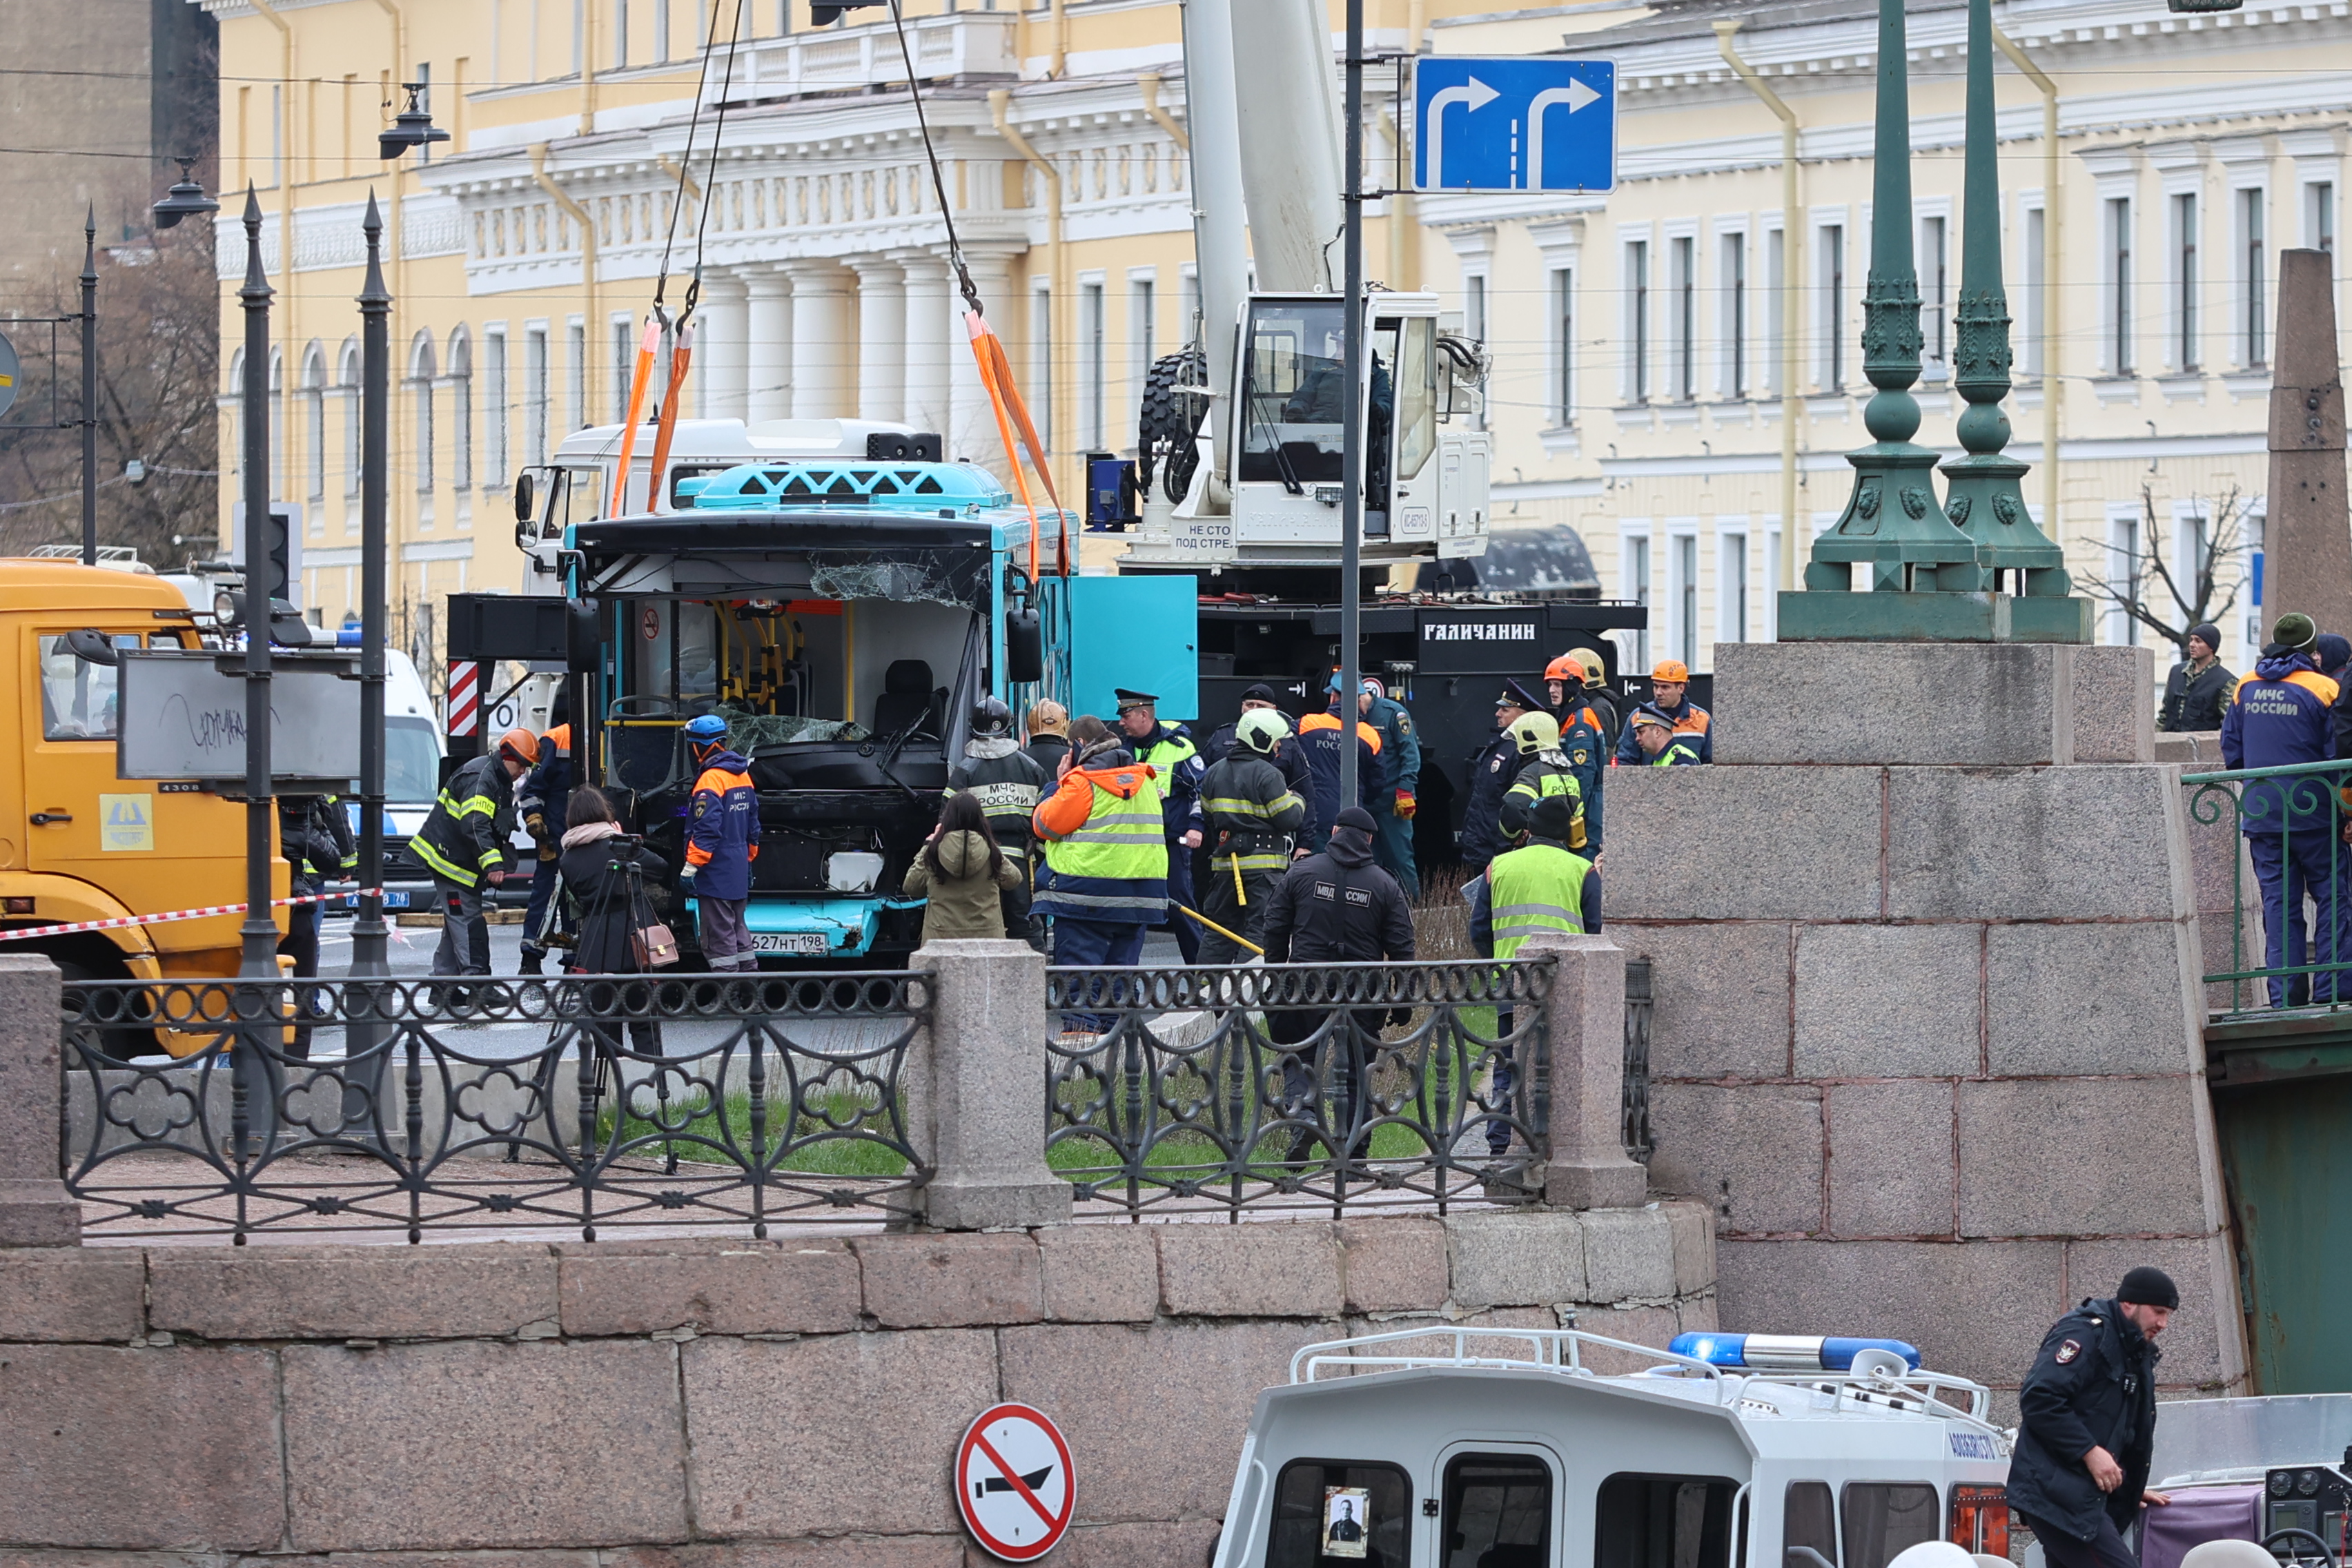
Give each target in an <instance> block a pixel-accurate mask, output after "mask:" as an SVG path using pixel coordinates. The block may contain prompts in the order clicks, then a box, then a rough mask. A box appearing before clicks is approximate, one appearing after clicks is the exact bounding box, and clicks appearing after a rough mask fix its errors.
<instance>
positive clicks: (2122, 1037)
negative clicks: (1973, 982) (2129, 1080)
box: [1985, 921, 2204, 1077]
mask: <svg viewBox="0 0 2352 1568" xmlns="http://www.w3.org/2000/svg"><path fill="white" fill-rule="evenodd" d="M2187 935H2188V932H2187V931H2186V930H2185V928H2183V927H2181V926H2179V925H2172V924H2158V923H2155V922H2151V921H2130V922H2123V923H2117V922H2112V921H2104V922H2101V923H2098V924H2095V925H2049V924H2039V925H2027V926H1994V927H1992V928H1991V931H1990V939H1989V941H1988V942H1987V943H1986V960H1985V961H1986V966H1987V985H1988V989H1989V991H1990V994H1991V995H1992V996H1993V997H1994V998H1995V999H1996V1000H1995V1002H1994V1005H1993V1007H1992V1011H1991V1016H1990V1018H1988V1019H1987V1020H1986V1026H1987V1036H1988V1051H1989V1053H1990V1054H1989V1057H1988V1060H1989V1062H1990V1067H1991V1069H1992V1071H1993V1072H1994V1073H1996V1074H2000V1075H2003V1076H2015V1077H2028V1076H2033V1075H2040V1074H2046V1073H2177V1072H2187V1071H2189V1069H2190V1068H2191V1067H2194V1066H2199V1065H2201V1064H2202V1062H2203V1060H2204V1049H2203V1045H2202V1042H2201V1040H2200V1038H2199V1037H2198V1036H2197V1035H2196V1034H2195V1033H2192V1031H2193V1030H2195V1029H2197V1028H2198V1027H2199V1026H2201V1024H2202V1023H2203V1019H2202V1017H2201V1016H2198V1017H2194V1018H2193V1019H2192V1013H2193V1009H2192V1007H2191V1005H2189V1001H2188V998H2187V996H2186V995H2185V993H2186V992H2187V991H2189V989H2190V988H2191V987H2194V986H2196V985H2197V984H2199V979H2198V976H2200V975H2201V974H2203V973H2204V971H2202V970H2200V971H2197V972H2196V973H2195V974H2192V973H2189V969H2188V965H2189V963H2191V962H2193V961H2194V959H2193V955H2192V954H2191V953H2189V952H2188V951H2187V947H2188V943H2187V942H2186V938H2187Z"/></svg>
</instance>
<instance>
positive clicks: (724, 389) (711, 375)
mask: <svg viewBox="0 0 2352 1568" xmlns="http://www.w3.org/2000/svg"><path fill="white" fill-rule="evenodd" d="M695 313H696V314H697V315H698V316H700V317H701V318H702V321H701V324H700V325H699V326H698V328H697V329H696V331H695V340H694V363H695V364H696V365H697V367H698V369H697V371H696V374H697V375H698V377H699V378H700V380H701V384H702V389H701V395H700V397H699V400H698V404H697V408H698V411H699V413H700V414H701V416H702V417H703V418H705V419H742V418H746V417H748V415H747V413H746V411H745V405H744V402H743V375H744V366H745V364H746V363H748V362H747V359H746V357H745V346H746V342H745V341H746V339H747V338H748V337H749V335H750V321H749V316H748V313H747V312H746V310H745V309H744V293H743V281H742V279H740V278H736V277H734V276H732V275H730V274H728V273H723V272H722V273H716V274H714V275H712V276H711V277H709V278H707V279H704V280H703V284H702V299H701V301H700V303H699V304H698V307H697V309H696V311H695Z"/></svg>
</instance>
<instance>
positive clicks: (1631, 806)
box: [1608, 767, 1884, 925]
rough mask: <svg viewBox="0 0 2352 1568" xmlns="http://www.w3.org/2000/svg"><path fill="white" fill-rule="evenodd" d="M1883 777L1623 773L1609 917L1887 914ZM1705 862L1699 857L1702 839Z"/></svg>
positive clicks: (1843, 771)
mask: <svg viewBox="0 0 2352 1568" xmlns="http://www.w3.org/2000/svg"><path fill="white" fill-rule="evenodd" d="M1883 777H1884V774H1883V773H1882V771H1881V770H1880V769H1877V768H1820V767H1749V768H1727V767H1711V768H1619V769H1617V770H1616V771H1615V772H1614V773H1612V774H1611V775H1610V778H1609V843H1610V846H1611V847H1612V850H1613V851H1614V853H1613V855H1612V858H1611V859H1610V862H1609V870H1610V875H1609V902H1608V916H1609V921H1610V922H1611V924H1612V925H1614V924H1615V922H1617V921H1685V920H1710V921H1727V920H1765V921H1769V920H1867V919H1875V918H1876V917H1877V915H1878V912H1879V896H1878V889H1879V857H1878V835H1877V834H1875V833H1874V832H1871V831H1870V828H1871V826H1872V825H1874V824H1875V823H1876V822H1877V821H1878V820H1879V816H1880V810H1881V800H1880V789H1881V783H1882V779H1883ZM1694 837H1703V838H1704V840H1705V842H1706V853H1705V854H1703V855H1699V854H1694V853H1692V844H1693V840H1694Z"/></svg>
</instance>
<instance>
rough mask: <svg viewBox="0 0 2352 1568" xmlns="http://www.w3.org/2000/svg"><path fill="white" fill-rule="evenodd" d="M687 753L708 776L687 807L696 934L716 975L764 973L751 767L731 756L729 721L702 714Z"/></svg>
mask: <svg viewBox="0 0 2352 1568" xmlns="http://www.w3.org/2000/svg"><path fill="white" fill-rule="evenodd" d="M686 743H687V749H688V751H689V752H692V753H693V755H694V765H695V766H696V767H698V768H699V769H701V770H702V773H701V776H700V777H698V778H697V779H696V780H695V781H694V797H693V799H692V800H691V801H690V802H689V803H688V805H687V808H686V816H687V827H686V865H685V867H684V868H683V869H681V871H680V872H679V875H680V877H681V878H683V879H685V880H686V882H687V884H688V886H690V887H691V888H692V889H694V923H695V930H696V931H697V932H698V935H699V936H700V938H701V941H702V957H703V961H704V962H705V963H708V964H709V966H710V968H711V970H712V971H713V972H714V973H721V974H724V973H729V972H730V971H734V970H756V969H758V968H759V967H760V955H759V954H758V953H757V952H754V951H752V947H751V931H749V930H748V929H747V928H746V927H745V926H744V923H743V907H744V905H745V904H747V903H749V902H750V901H751V862H753V861H754V860H757V859H758V858H760V792H759V790H758V789H757V788H755V787H754V786H753V785H752V783H751V763H748V762H746V761H744V759H743V756H742V754H741V753H740V752H730V751H729V750H728V749H727V721H726V720H724V719H722V718H720V717H719V715H718V714H716V713H703V714H698V715H697V716H696V717H695V718H694V719H692V720H690V721H688V724H687V726H686Z"/></svg>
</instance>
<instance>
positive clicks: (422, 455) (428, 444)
mask: <svg viewBox="0 0 2352 1568" xmlns="http://www.w3.org/2000/svg"><path fill="white" fill-rule="evenodd" d="M433 375H434V367H433V338H432V335H431V334H430V333H427V332H419V333H418V334H417V335H416V344H415V348H413V349H412V350H411V351H410V352H409V356H408V380H409V384H410V386H412V387H413V388H414V389H415V394H416V493H417V494H419V495H423V496H429V495H431V494H432V493H433Z"/></svg>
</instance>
